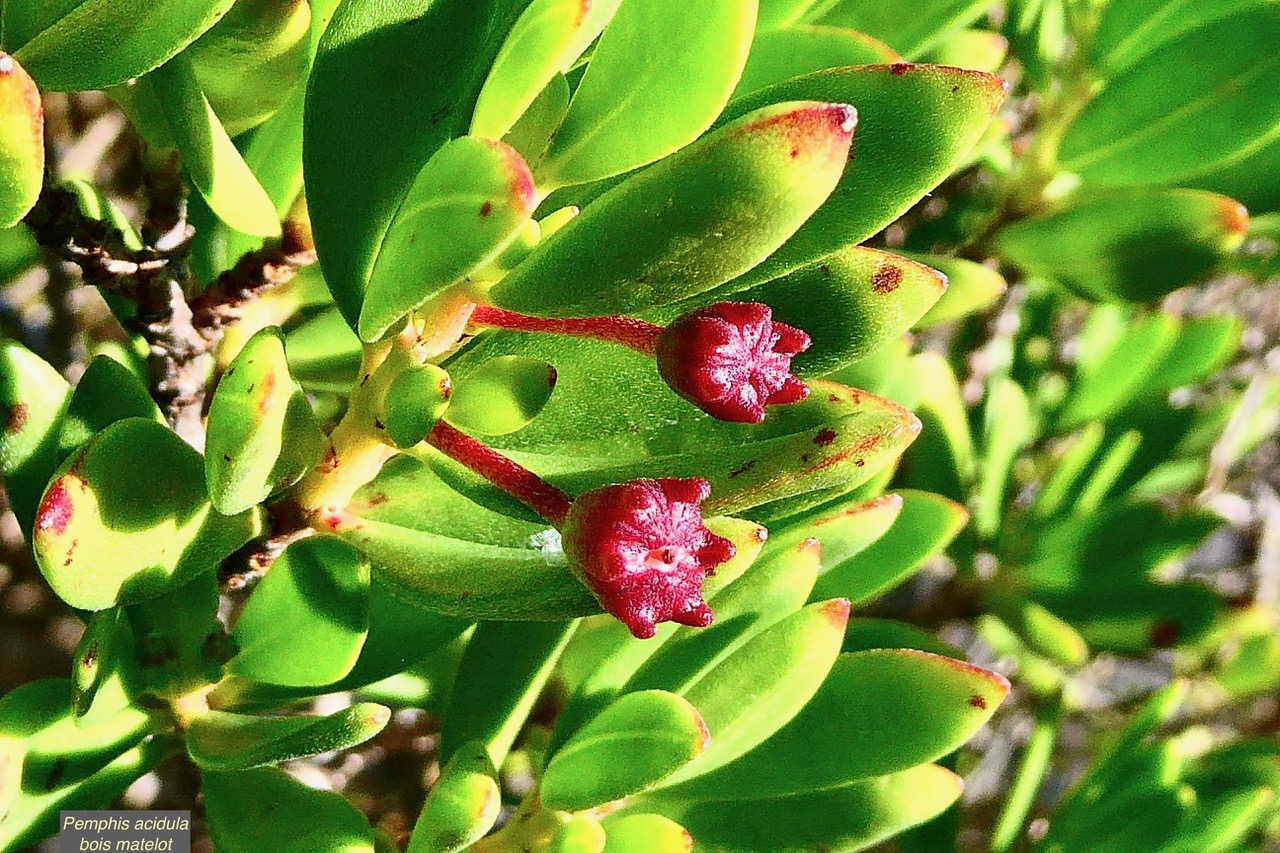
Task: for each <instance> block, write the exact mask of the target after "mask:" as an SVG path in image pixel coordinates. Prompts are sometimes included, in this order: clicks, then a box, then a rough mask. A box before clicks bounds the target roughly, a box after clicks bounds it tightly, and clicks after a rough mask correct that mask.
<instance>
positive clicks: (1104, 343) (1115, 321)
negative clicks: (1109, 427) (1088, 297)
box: [1058, 306, 1180, 428]
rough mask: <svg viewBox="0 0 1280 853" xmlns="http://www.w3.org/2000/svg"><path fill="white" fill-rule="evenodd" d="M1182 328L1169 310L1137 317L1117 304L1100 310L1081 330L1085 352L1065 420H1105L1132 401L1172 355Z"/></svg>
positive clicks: (1073, 423)
mask: <svg viewBox="0 0 1280 853" xmlns="http://www.w3.org/2000/svg"><path fill="white" fill-rule="evenodd" d="M1179 331H1180V330H1179V323H1178V321H1177V319H1176V318H1174V317H1173V316H1172V315H1171V314H1166V313H1165V312H1163V311H1156V312H1153V313H1150V314H1143V315H1139V316H1137V317H1133V316H1131V314H1130V312H1128V311H1123V310H1121V309H1119V308H1117V307H1114V306H1103V307H1100V308H1097V309H1095V310H1094V311H1093V313H1092V314H1091V315H1090V318H1089V320H1088V321H1087V323H1086V325H1085V328H1084V329H1083V330H1082V332H1081V335H1080V353H1081V355H1080V359H1079V362H1078V364H1077V367H1076V374H1075V377H1074V380H1073V381H1072V384H1071V393H1070V395H1069V396H1068V398H1067V400H1066V402H1065V403H1064V404H1063V409H1062V411H1061V413H1060V414H1059V415H1058V423H1059V425H1060V426H1061V427H1064V428H1075V427H1078V426H1081V425H1083V424H1085V423H1087V422H1089V421H1092V420H1105V419H1106V418H1107V417H1108V416H1110V415H1113V414H1114V413H1115V412H1116V411H1117V410H1118V409H1120V408H1122V407H1124V406H1126V405H1128V404H1129V403H1130V402H1131V401H1132V400H1133V397H1134V394H1135V392H1136V391H1137V390H1138V389H1139V388H1141V387H1142V386H1143V384H1144V383H1145V382H1146V380H1147V377H1148V376H1150V375H1151V374H1152V373H1153V372H1154V371H1155V369H1156V368H1157V367H1158V366H1159V365H1160V364H1161V363H1162V362H1163V361H1164V359H1165V358H1166V357H1167V356H1168V355H1169V354H1170V351H1171V350H1172V349H1173V348H1174V346H1175V345H1176V343H1177V339H1178V333H1179Z"/></svg>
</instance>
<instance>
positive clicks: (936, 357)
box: [901, 352, 977, 501]
mask: <svg viewBox="0 0 1280 853" xmlns="http://www.w3.org/2000/svg"><path fill="white" fill-rule="evenodd" d="M912 362H913V364H912V368H913V370H914V371H916V374H917V376H919V378H920V380H921V381H920V391H921V398H920V401H919V403H918V404H917V405H916V407H915V412H916V416H917V417H919V418H920V423H921V424H922V427H921V430H920V438H918V439H916V441H915V443H914V444H912V445H911V449H910V451H909V452H908V454H907V457H906V459H905V460H904V463H903V466H902V470H901V475H902V477H903V480H904V481H905V482H906V484H907V485H910V486H912V487H913V488H917V489H923V490H925V491H928V492H936V493H938V494H940V495H942V496H944V497H948V498H951V499H952V500H957V501H963V500H964V499H966V498H967V496H968V494H969V487H970V485H971V484H972V482H973V478H974V475H975V472H976V467H977V464H976V461H975V458H974V451H973V434H972V432H971V431H970V426H969V411H968V409H967V408H966V406H965V403H964V398H963V397H962V396H961V391H960V383H959V381H958V380H957V379H956V375H955V372H954V371H953V370H952V369H951V365H950V364H949V363H948V362H947V360H946V358H944V357H943V356H942V355H941V354H939V353H934V352H924V353H921V354H920V355H918V356H916V357H915V358H914V359H912Z"/></svg>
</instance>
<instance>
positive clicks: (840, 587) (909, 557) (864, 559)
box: [812, 490, 969, 602]
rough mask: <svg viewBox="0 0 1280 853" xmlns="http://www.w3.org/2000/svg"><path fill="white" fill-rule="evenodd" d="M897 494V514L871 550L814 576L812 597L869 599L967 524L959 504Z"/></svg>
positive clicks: (929, 496)
mask: <svg viewBox="0 0 1280 853" xmlns="http://www.w3.org/2000/svg"><path fill="white" fill-rule="evenodd" d="M898 494H899V495H900V496H901V498H902V511H901V512H900V513H899V515H898V518H897V520H896V521H895V522H894V523H893V526H892V527H890V528H889V531H888V532H887V533H885V534H884V535H883V536H881V537H880V538H879V539H878V540H876V541H875V542H874V543H872V544H871V546H870V547H868V548H866V549H864V550H862V551H859V552H858V553H856V554H854V555H853V556H851V557H850V558H848V559H847V560H845V561H844V562H842V563H840V564H838V565H833V566H830V567H829V568H828V569H827V570H826V571H825V572H824V573H823V574H822V576H821V577H819V578H818V582H817V584H816V585H815V586H814V589H813V596H812V597H813V598H815V599H820V598H829V597H831V596H833V595H839V596H843V597H845V598H848V599H849V600H850V601H853V602H862V601H866V600H867V599H870V598H874V597H875V596H877V595H879V594H880V593H882V592H884V591H886V590H888V589H889V588H891V587H893V586H894V585H895V584H897V583H899V582H901V581H902V580H904V579H905V578H906V577H907V576H909V575H910V574H911V573H912V572H914V571H915V570H916V569H917V568H919V566H920V564H921V563H923V562H924V561H925V560H926V559H928V558H929V557H931V556H933V555H934V554H937V553H939V552H941V551H942V549H943V548H945V547H946V546H947V545H948V544H950V542H951V540H952V539H954V538H955V536H956V534H957V533H959V532H960V529H961V528H963V527H964V525H965V522H967V521H968V518H969V515H968V513H967V512H965V509H964V507H963V506H961V505H960V504H958V503H956V502H955V501H952V500H948V499H947V498H944V497H941V496H940V495H934V494H930V493H929V492H915V491H911V490H903V491H901V492H899V493H898ZM819 538H821V535H819Z"/></svg>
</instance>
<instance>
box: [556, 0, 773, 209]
mask: <svg viewBox="0 0 1280 853" xmlns="http://www.w3.org/2000/svg"><path fill="white" fill-rule="evenodd" d="M686 12H687V10H686V9H685V7H684V5H683V4H682V3H680V2H679V0H622V2H621V3H619V4H618V5H617V11H616V12H614V14H613V18H612V20H610V21H609V25H608V26H607V27H605V30H604V33H603V35H601V37H600V42H599V44H597V45H596V48H595V51H594V52H593V53H592V55H591V61H590V63H589V64H588V65H587V71H586V74H585V75H584V76H583V78H582V82H581V83H580V84H579V85H578V88H577V90H576V91H575V92H574V95H573V100H572V101H571V102H570V103H569V112H568V113H567V114H566V115H565V117H564V121H563V122H562V123H561V125H560V129H559V130H558V131H557V132H556V134H555V136H554V137H553V138H552V140H551V145H550V146H549V147H548V148H547V151H546V154H545V155H544V157H543V159H542V161H541V162H540V163H537V164H535V166H534V174H536V175H537V177H538V184H539V186H542V185H546V186H547V187H555V186H562V185H564V184H578V183H586V182H587V181H594V180H598V179H600V178H607V177H609V176H611V175H617V174H620V173H622V172H626V171H629V170H631V169H634V168H636V167H638V166H643V165H645V164H646V163H652V162H653V161H655V160H658V159H660V158H662V157H665V156H667V155H668V154H670V153H672V152H673V151H675V150H677V149H679V148H682V147H684V146H685V145H688V144H689V143H690V142H692V141H693V140H694V139H696V138H697V137H698V136H699V135H700V134H701V133H702V132H703V131H704V130H706V129H707V128H708V127H710V126H711V123H712V122H713V121H714V120H715V117H716V116H717V115H719V113H720V110H721V109H722V108H723V107H724V105H725V102H727V101H728V100H729V94H730V93H731V92H732V91H733V86H734V84H735V83H737V82H738V75H739V74H741V73H742V66H743V64H744V63H745V62H746V59H747V51H748V49H749V48H750V46H751V35H752V33H753V31H754V29H755V23H756V2H755V0H745V2H743V0H705V2H703V3H701V4H699V6H698V14H697V15H688V14H686ZM584 46H585V45H584Z"/></svg>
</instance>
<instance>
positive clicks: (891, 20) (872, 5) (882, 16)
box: [806, 0, 989, 59]
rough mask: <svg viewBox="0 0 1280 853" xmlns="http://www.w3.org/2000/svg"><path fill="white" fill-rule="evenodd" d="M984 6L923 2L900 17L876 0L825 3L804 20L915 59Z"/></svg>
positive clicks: (968, 1) (953, 0)
mask: <svg viewBox="0 0 1280 853" xmlns="http://www.w3.org/2000/svg"><path fill="white" fill-rule="evenodd" d="M988 5H989V4H988V3H987V2H986V0H923V2H920V3H917V4H915V5H914V6H913V7H912V8H911V14H910V15H902V14H901V13H900V12H901V10H899V9H896V8H894V7H893V6H892V4H885V3H877V2H876V0H826V2H821V3H818V4H816V5H815V6H814V7H813V8H812V9H811V10H810V11H809V14H808V15H807V16H806V18H807V19H808V20H810V21H814V22H817V23H821V24H830V25H831V26H836V27H849V28H850V29H854V30H858V31H860V32H864V33H870V34H871V35H873V36H875V37H876V38H879V39H883V40H884V41H885V42H886V43H887V44H888V45H889V46H890V47H892V48H893V49H894V50H896V51H898V52H899V53H901V54H902V55H903V56H905V57H907V58H908V59H915V58H916V57H917V56H919V55H920V54H921V53H922V52H924V51H925V50H927V49H928V48H929V47H931V46H932V45H934V44H935V43H937V42H938V41H939V40H940V39H941V38H942V37H944V36H945V35H947V34H948V33H950V32H954V31H955V30H958V29H960V28H961V27H963V26H965V25H966V24H968V23H970V22H972V21H973V20H974V19H976V18H977V17H978V16H979V15H981V14H982V13H983V11H984V10H985V9H986V8H987V6H988Z"/></svg>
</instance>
